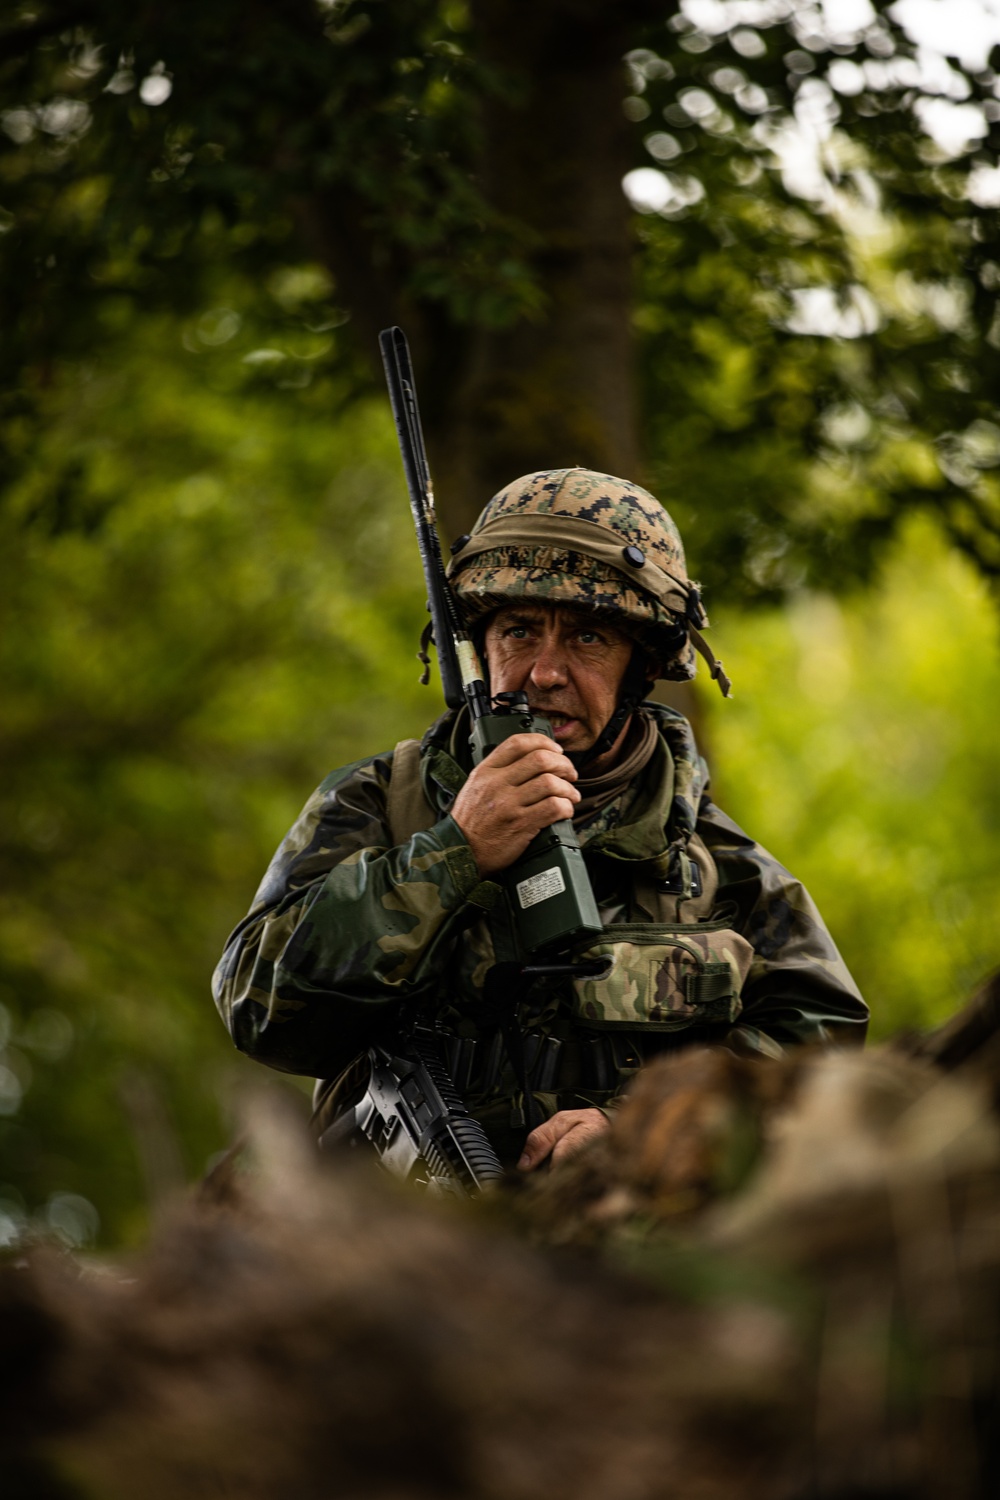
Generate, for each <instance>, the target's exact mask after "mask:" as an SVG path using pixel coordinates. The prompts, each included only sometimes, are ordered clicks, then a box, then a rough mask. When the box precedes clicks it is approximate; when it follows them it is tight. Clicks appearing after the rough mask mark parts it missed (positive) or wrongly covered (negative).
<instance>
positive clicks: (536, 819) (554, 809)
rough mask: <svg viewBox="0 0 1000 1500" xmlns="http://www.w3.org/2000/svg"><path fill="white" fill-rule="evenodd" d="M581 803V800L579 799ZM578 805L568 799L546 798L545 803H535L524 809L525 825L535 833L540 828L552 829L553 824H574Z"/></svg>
mask: <svg viewBox="0 0 1000 1500" xmlns="http://www.w3.org/2000/svg"><path fill="white" fill-rule="evenodd" d="M577 801H579V798H577ZM575 812H576V803H574V802H571V801H570V799H569V798H568V797H546V798H545V801H544V802H534V803H532V805H531V806H530V807H526V808H525V809H524V825H523V826H526V827H527V828H530V829H532V830H533V831H534V832H535V833H537V832H538V830H539V829H540V828H551V826H552V824H553V823H564V822H566V821H567V819H568V820H569V821H570V822H572V819H573V814H574V813H575Z"/></svg>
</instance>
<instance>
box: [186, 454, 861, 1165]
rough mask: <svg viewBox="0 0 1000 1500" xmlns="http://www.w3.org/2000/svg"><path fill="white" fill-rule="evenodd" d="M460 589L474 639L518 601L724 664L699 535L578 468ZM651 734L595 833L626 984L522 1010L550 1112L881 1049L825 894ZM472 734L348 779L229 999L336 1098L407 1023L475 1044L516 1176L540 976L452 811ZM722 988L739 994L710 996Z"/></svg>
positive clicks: (507, 530)
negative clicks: (752, 1065)
mask: <svg viewBox="0 0 1000 1500" xmlns="http://www.w3.org/2000/svg"><path fill="white" fill-rule="evenodd" d="M574 489H575V490H576V491H577V493H575V494H574V493H573V492H572V491H573V490H574ZM623 492H624V494H623ZM636 496H638V497H639V501H638V503H635V497H636ZM602 501H603V502H604V503H603V504H602ZM626 502H627V503H626ZM519 506H520V507H521V508H522V509H523V510H526V511H527V517H526V518H524V519H523V521H522V523H520V527H519V523H518V522H517V519H516V518H517V516H518V514H519ZM540 506H541V507H546V508H545V509H544V510H543V511H542V521H541V534H540V533H539V529H538V528H539V522H538V521H537V520H535V519H534V518H535V517H537V516H538V515H539V507H540ZM586 512H589V513H590V516H588V515H587V514H586ZM591 516H592V517H595V518H596V519H590V517H591ZM491 523H492V525H491ZM571 523H572V524H571ZM576 523H581V524H582V527H583V528H584V529H581V524H576ZM606 523H607V524H606ZM588 526H593V527H594V528H595V530H598V529H599V530H600V531H601V532H602V533H607V535H610V536H611V537H612V538H613V540H614V547H612V546H611V543H607V542H606V540H605V537H604V535H603V534H602V536H600V537H598V538H597V539H596V541H595V540H594V539H592V538H591V536H590V533H589V532H588V531H587V530H586V527H588ZM574 527H575V529H574ZM623 539H624V540H625V541H626V542H627V545H628V548H629V549H630V550H631V552H632V558H631V560H630V561H628V560H627V561H626V566H627V568H628V569H629V570H631V571H632V572H634V571H636V568H641V569H642V570H643V572H644V573H645V577H644V578H643V584H646V581H647V579H648V577H649V574H650V571H651V570H653V571H656V572H657V576H656V578H655V579H654V580H653V584H652V586H653V587H654V588H655V589H656V590H657V594H658V596H659V597H658V599H654V601H653V602H654V604H655V609H654V608H651V606H650V599H651V597H652V596H651V594H650V593H649V592H646V590H645V589H643V588H637V587H635V586H634V584H633V583H632V580H631V578H629V577H628V576H623V575H625V571H626V570H625V568H623V567H622V561H621V557H622V540H623ZM582 546H585V547H586V551H580V550H578V549H579V548H580V547H582ZM602 546H603V547H605V553H601V552H600V550H599V549H600V547H602ZM595 553H596V554H598V555H596V556H595ZM637 554H638V556H639V557H641V558H642V559H643V561H642V563H637V562H636V556H637ZM616 556H617V558H618V559H619V560H618V563H617V567H616V566H615V557H616ZM451 571H452V573H453V577H454V581H455V587H456V592H457V593H458V594H459V597H460V599H461V601H462V604H463V607H464V608H465V609H466V612H467V615H468V616H469V617H470V619H472V620H474V619H475V617H476V616H477V615H479V616H482V617H484V618H485V617H486V616H487V615H488V613H489V612H491V611H492V610H493V609H495V608H497V607H498V606H499V605H501V604H503V603H505V602H508V601H509V600H510V599H512V598H517V597H526V598H535V599H537V598H546V599H549V600H551V602H553V603H573V604H578V605H580V604H585V605H586V607H587V608H589V609H591V610H593V611H594V612H596V613H600V614H603V615H605V616H610V617H611V618H613V619H616V620H617V622H618V623H620V624H621V625H622V627H623V628H627V629H629V630H630V632H631V633H632V634H633V636H635V637H636V638H637V639H640V640H641V642H642V645H643V647H644V648H645V650H646V651H648V652H650V653H652V654H653V655H655V656H656V658H657V660H658V663H659V672H660V675H663V676H666V675H670V676H673V677H675V678H685V677H689V676H691V675H693V670H694V665H693V664H694V657H693V652H692V649H691V637H692V636H696V637H697V638H698V645H699V649H704V647H703V643H702V642H701V641H700V636H698V632H697V630H696V629H695V628H688V627H693V626H694V619H695V618H696V619H697V620H698V622H699V623H704V615H703V612H701V611H700V601H699V600H698V598H697V594H696V593H695V592H694V588H693V586H692V585H691V584H690V582H689V580H688V579H687V575H686V572H685V571H684V563H683V551H682V549H681V544H680V539H679V537H678V536H677V533H676V530H675V529H674V528H673V525H672V523H671V522H669V518H668V517H666V513H665V512H664V511H663V510H662V508H661V507H660V506H659V505H658V502H656V501H655V500H654V499H653V497H652V496H650V495H648V494H647V493H646V492H645V491H642V490H639V489H638V487H637V486H631V485H626V483H625V482H624V481H620V480H614V479H611V478H610V477H609V476H602V475H592V474H590V473H589V471H580V470H569V471H566V470H557V471H548V472H546V473H544V474H542V475H535V476H527V477H526V478H525V479H524V480H520V481H516V482H515V484H513V485H511V486H508V487H507V489H506V490H505V491H501V493H500V495H499V496H498V497H496V499H495V500H494V501H492V502H491V504H490V506H488V507H487V509H486V510H485V511H484V513H483V516H482V517H481V518H480V521H479V523H478V525H477V528H476V531H475V532H474V533H473V534H472V537H471V538H469V539H467V541H466V543H465V544H464V545H462V546H460V547H459V548H458V553H457V556H456V558H455V559H453V562H452V564H451ZM692 593H694V604H693V607H692V605H691V603H690V602H689V601H690V596H691V594H692ZM630 596H631V597H630ZM684 610H687V612H688V613H687V618H686V620H684V621H682V623H684V624H685V627H686V628H685V629H684V630H681V631H679V630H678V618H679V617H680V615H681V614H682V612H683V611H684ZM709 655H710V654H709ZM640 720H641V722H642V725H643V727H645V726H646V725H647V724H650V723H651V724H652V725H653V726H655V734H653V732H652V730H648V731H647V737H648V738H649V739H650V740H652V741H653V744H652V751H651V754H650V755H649V758H648V760H647V762H646V764H645V766H644V768H643V770H642V772H641V774H639V775H638V776H637V777H636V778H635V780H634V781H632V782H630V783H629V784H628V785H627V786H625V787H623V788H622V789H621V790H620V791H619V792H618V794H617V795H616V796H615V797H613V798H612V800H611V801H609V802H607V803H605V804H604V805H602V806H601V807H600V809H599V810H598V811H597V812H596V813H594V814H592V815H590V816H589V817H587V818H585V819H582V820H580V819H577V820H575V821H576V822H577V832H578V836H579V839H580V843H581V846H582V848H583V850H584V856H585V860H586V864H587V868H588V871H589V873H590V877H591V882H592V884H593V887H594V893H595V896H596V898H597V902H598V906H599V909H600V912H601V918H602V921H603V923H604V924H605V931H604V932H603V933H602V934H601V935H600V938H599V939H598V941H597V942H596V943H593V944H591V945H590V947H588V949H587V951H588V952H594V953H599V954H601V956H604V954H605V952H606V953H607V954H608V961H609V965H610V969H609V972H608V975H607V977H606V978H605V977H604V976H602V977H600V978H598V979H596V980H593V979H592V980H587V981H581V980H577V981H575V983H574V982H570V981H566V980H561V981H558V982H556V981H548V982H545V981H543V982H541V983H536V985H535V987H534V988H532V989H531V990H530V991H529V992H528V993H527V994H525V995H524V996H522V997H521V1000H520V1004H519V1015H518V1019H519V1024H520V1028H521V1030H522V1033H523V1034H524V1035H525V1038H526V1041H525V1059H526V1061H527V1063H528V1067H529V1074H528V1082H529V1086H530V1087H531V1090H532V1092H533V1093H534V1094H535V1097H536V1098H537V1099H538V1102H539V1105H540V1106H541V1109H542V1111H543V1112H544V1113H546V1114H550V1113H553V1112H554V1111H555V1110H557V1109H571V1108H579V1107H582V1106H584V1105H586V1104H594V1105H598V1106H606V1105H608V1104H609V1103H610V1102H611V1101H613V1100H614V1098H615V1096H616V1095H617V1094H618V1093H619V1092H620V1090H621V1089H622V1088H623V1087H624V1085H625V1084H627V1082H628V1080H629V1078H630V1077H631V1075H632V1074H633V1073H634V1071H635V1069H636V1067H637V1066H638V1065H639V1064H640V1063H641V1062H642V1061H643V1060H644V1059H645V1058H647V1057H649V1056H651V1055H652V1054H654V1053H655V1052H658V1051H661V1050H663V1049H665V1048H675V1047H678V1046H683V1045H689V1044H691V1043H692V1042H696V1041H698V1042H705V1041H715V1042H724V1043H726V1044H727V1045H729V1046H732V1047H734V1048H737V1049H738V1050H740V1051H745V1052H751V1053H752V1052H760V1053H766V1054H774V1053H775V1052H777V1051H779V1050H780V1048H781V1047H782V1046H784V1045H786V1044H790V1043H792V1044H793V1043H801V1042H830V1041H837V1042H858V1043H860V1042H861V1041H862V1040H863V1039H864V1035H865V1029H866V1025H867V1014H868V1013H867V1009H866V1007H865V1005H864V1002H863V1001H862V999H861V996H860V995H859V993H858V991H857V988H856V986H855V985H854V983H853V980H852V979H851V976H850V974H849V973H848V971H847V969H846V967H845V965H844V963H843V960H842V959H841V957H840V955H839V953H838V952H837V949H836V947H835V945H834V943H833V941H832V939H831V937H830V935H829V933H828V932H827V930H826V928H825V926H824V924H823V921H822V919H821V917H820V915H819V913H818V912H817V910H816V908H815V906H814V905H813V903H812V901H811V899H810V897H809V895H808V893H807V892H806V891H805V889H804V888H803V887H802V885H801V884H800V883H799V882H798V881H797V880H796V879H795V878H794V877H793V876H792V875H790V874H789V872H788V871H787V870H785V869H784V868H783V867H782V866H781V865H780V864H778V862H777V861H776V860H775V859H773V858H772V857H771V856H770V855H769V854H768V853H767V852H766V851H765V850H764V849H762V848H761V847H760V845H759V844H756V843H754V841H753V840H752V839H750V838H748V837H747V836H746V835H745V834H744V833H742V831H741V830H740V829H739V828H738V827H737V826H736V825H735V824H734V823H733V822H731V820H730V819H729V818H727V817H726V816H725V814H724V813H722V812H721V811H720V810H719V809H718V808H717V807H716V806H715V805H714V804H713V802H712V801H711V798H710V795H709V786H708V775H707V769H706V767H705V763H704V761H703V760H702V759H701V757H700V756H699V755H698V752H697V749H696V747H695V743H694V739H693V737H692V734H691V730H690V727H689V725H688V723H687V720H686V719H684V718H683V717H682V716H681V715H680V714H678V713H676V712H674V711H673V710H671V709H668V708H665V707H662V706H660V705H658V704H654V703H646V704H644V705H643V707H642V709H641V710H640V713H639V715H638V716H637V722H639V721H640ZM468 729H469V726H468V720H467V716H466V710H464V709H463V710H461V711H460V712H459V713H457V714H456V713H454V712H449V713H447V714H445V715H444V717H443V718H442V719H440V720H439V721H438V722H437V723H436V724H435V725H433V726H432V728H431V729H430V730H428V732H427V734H426V735H425V736H424V739H423V741H422V743H421V745H420V747H419V751H418V749H417V746H416V745H415V744H414V743H413V742H410V743H409V745H407V744H406V743H405V742H404V745H402V746H398V747H397V749H396V751H395V752H394V753H387V754H381V755H376V756H373V757H372V758H370V759H368V760H364V761H359V762H356V763H355V764H354V765H351V766H347V767H345V768H343V769H342V770H338V771H334V772H333V773H332V774H331V775H329V776H328V777H327V778H326V780H325V781H324V782H323V783H322V784H321V786H320V787H319V788H318V789H317V791H316V792H315V793H314V794H313V795H312V797H311V798H310V799H309V801H308V802H307V804H306V806H305V808H304V809H303V811H302V813H301V815H300V817H299V819H298V820H297V822H296V823H295V825H294V826H293V828H292V829H291V831H290V832H289V834H288V836H287V837H286V838H285V840H284V842H283V843H282V844H281V846H280V848H279V849H278V851H277V853H276V854H275V856H274V859H273V860H272V862H271V865H270V867H269V869H268V871H267V873H266V875H265V877H264V880H263V882H262V884H261V886H260V889H259V891H258V892H257V896H256V898H255V900H254V904H253V906H252V908H251V910H250V913H249V914H248V916H247V917H246V918H245V919H244V921H243V922H242V923H241V924H240V925H239V926H238V927H237V929H236V931H235V932H234V933H233V935H232V937H231V938H230V941H229V944H228V946H227V948H226V951H225V954H224V955H223V958H222V960H221V962H220V964H219V967H218V969H217V971H216V976H215V986H214V988H215V997H216V1003H217V1004H218V1006H219V1009H220V1011H221V1013H222V1016H223V1018H224V1020H225V1022H226V1024H227V1026H228V1028H229V1030H230V1033H231V1035H232V1037H233V1040H234V1041H235V1043H236V1045H237V1046H238V1047H239V1048H240V1049H241V1050H243V1051H244V1052H246V1053H248V1054H249V1055H250V1056H252V1057H254V1058H257V1059H258V1060H259V1061H261V1062H264V1063H267V1064H269V1065H270V1066H272V1067H275V1068H280V1069H283V1070H285V1071H287V1072H292V1073H302V1074H307V1075H311V1076H314V1077H316V1076H319V1077H321V1078H326V1079H331V1080H333V1079H335V1078H336V1077H337V1076H338V1075H340V1074H342V1073H343V1071H344V1070H345V1069H348V1067H349V1065H350V1063H351V1062H352V1060H353V1059H354V1058H356V1057H357V1055H358V1054H359V1053H361V1052H363V1050H364V1049H365V1048H366V1047H367V1046H368V1045H370V1044H371V1043H372V1042H373V1041H374V1040H376V1039H378V1038H380V1037H382V1036H386V1035H388V1034H390V1033H391V1031H392V1028H393V1027H394V1026H395V1025H396V1024H397V1023H398V1022H399V1021H400V1020H401V1019H403V1020H405V1019H409V1018H413V1017H416V1016H417V1015H421V1016H423V1017H425V1018H426V1019H428V1020H433V1021H434V1022H436V1023H437V1024H438V1025H440V1026H441V1027H442V1028H443V1029H444V1030H445V1031H446V1032H447V1033H448V1034H449V1036H450V1037H451V1038H452V1039H453V1040H452V1041H451V1043H450V1048H451V1053H450V1057H451V1062H452V1067H453V1070H454V1071H455V1072H456V1074H457V1075H459V1077H460V1084H461V1086H462V1088H463V1091H464V1092H465V1093H466V1098H467V1102H468V1104H469V1107H470V1109H471V1111H472V1113H473V1114H475V1115H476V1116H477V1117H478V1118H480V1119H481V1120H482V1121H483V1123H484V1125H485V1126H486V1128H487V1130H488V1131H489V1133H490V1135H491V1137H492V1138H493V1141H494V1144H495V1145H496V1146H497V1148H498V1150H499V1151H500V1153H501V1156H502V1157H504V1158H506V1159H508V1160H509V1159H513V1158H514V1157H516V1155H517V1154H518V1152H519V1150H520V1146H521V1143H522V1142H523V1128H522V1124H523V1109H522V1102H521V1099H520V1096H519V1095H518V1091H517V1086H516V1083H515V1080H514V1076H513V1072H512V1069H511V1066H510V1063H509V1060H508V1059H507V1058H506V1055H505V1052H504V1049H503V1046H502V1042H501V1038H500V1033H499V1030H498V1023H497V1017H496V1014H495V1008H491V1006H490V1005H489V1004H488V1003H487V1002H486V1001H485V1000H484V993H483V985H484V979H485V976H486V974H487V971H488V970H489V969H490V967H491V966H492V964H493V963H494V962H495V961H497V960H505V959H513V958H516V957H517V956H518V955H517V951H516V945H515V942H514V938H513V935H512V929H511V927H510V923H509V919H508V908H507V904H506V901H505V899H504V898H503V892H502V888H501V886H500V885H499V884H497V883H495V882H494V881H491V880H482V879H481V878H480V876H479V873H478V871H477V868H476V864H475V861H474V859H473V856H472V852H471V850H470V848H469V846H468V844H467V843H466V841H465V839H464V837H463V834H462V832H461V829H460V828H459V827H458V825H457V824H456V823H455V821H454V820H453V818H452V817H451V816H450V813H449V809H450V807H451V806H452V804H453V802H454V800H455V797H456V795H457V793H458V792H459V790H460V789H461V787H462V785H463V784H464V781H465V779H466V776H467V775H468V772H469V770H470V764H471V763H470V759H469V753H468V747H467V742H468ZM404 762H405V766H406V770H405V775H406V776H407V777H408V778H409V779H410V781H411V782H412V783H413V789H415V793H416V806H417V811H416V814H414V812H413V806H412V804H413V802H414V798H413V796H411V797H410V803H411V807H410V811H409V812H408V813H407V814H406V816H405V817H403V818H402V824H401V822H400V814H399V812H398V811H393V808H392V792H391V789H392V788H393V787H394V786H395V785H396V783H397V781H401V780H402V779H403V770H404ZM394 763H395V764H394ZM418 778H419V780H418ZM581 785H582V783H581ZM397 805H398V804H397ZM394 825H395V826H394ZM664 945H665V946H664ZM664 955H668V956H669V957H665V956H664ZM705 959H707V960H709V961H710V962H708V963H707V964H705V963H703V962H702V961H703V960H705ZM712 960H715V962H714V964H713V963H712V962H711V961H712ZM720 960H721V961H720ZM699 969H704V970H705V971H706V973H707V972H708V971H709V970H712V971H713V972H717V971H719V970H721V971H723V972H724V973H725V974H726V975H729V974H730V973H731V975H732V978H731V979H729V978H727V979H726V981H725V983H724V984H723V985H722V987H721V988H719V985H718V983H717V982H715V989H714V990H713V989H712V986H711V984H709V986H708V987H707V988H705V987H702V988H701V989H698V987H697V982H696V981H697V977H698V976H697V972H696V971H698V970H699ZM692 975H693V976H694V977H691V976H692ZM678 976H680V977H679V978H678ZM473 1044H474V1045H473ZM319 1093H320V1097H321V1108H320V1117H321V1121H322V1123H324V1124H325V1123H327V1122H328V1119H329V1116H330V1113H331V1109H332V1104H331V1100H332V1099H336V1100H337V1101H338V1107H339V1102H340V1101H342V1100H343V1099H344V1098H345V1097H346V1094H345V1091H344V1087H343V1086H341V1087H340V1088H338V1089H337V1090H333V1091H331V1089H330V1088H329V1087H326V1088H324V1086H323V1085H321V1086H320V1090H319ZM324 1095H325V1098H326V1107H323V1104H322V1100H323V1098H324Z"/></svg>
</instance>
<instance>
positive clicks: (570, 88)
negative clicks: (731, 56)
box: [428, 0, 638, 536]
mask: <svg viewBox="0 0 1000 1500" xmlns="http://www.w3.org/2000/svg"><path fill="white" fill-rule="evenodd" d="M472 15H473V21H474V25H475V28H476V32H477V39H476V48H477V52H478V54H479V56H480V58H481V59H482V60H483V61H484V62H486V63H487V64H489V65H490V66H491V67H493V68H496V69H497V70H499V71H500V72H501V74H502V75H503V76H505V77H506V78H508V79H509V80H510V81H511V86H510V88H509V89H507V90H505V92H504V94H503V95H502V96H500V95H498V94H493V95H491V96H490V97H488V98H487V99H485V100H484V103H483V133H482V138H483V142H484V145H483V153H482V166H481V174H482V176H481V180H482V185H483V189H484V192H485V196H486V197H487V199H488V200H489V201H490V203H491V204H492V205H493V206H494V207H495V208H496V209H497V210H498V211H499V212H501V213H502V214H505V215H509V216H510V217H511V218H513V219H517V220H519V221H520V222H521V223H522V224H524V225H526V226H527V228H528V229H529V231H530V232H531V234H532V236H533V238H534V240H535V248H534V249H533V250H532V251H531V253H530V259H531V263H532V269H533V271H534V273H535V275H536V277H537V279H538V283H539V285H540V288H541V291H542V294H543V297H544V306H543V308H542V310H541V313H540V315H539V317H538V318H537V320H534V321H527V320H524V321H521V322H519V323H518V324H516V325H514V326H513V327H509V328H503V329H485V328H476V329H470V330H469V331H468V335H467V338H466V340H465V341H464V345H465V347H464V350H463V353H462V356H461V359H460V364H459V368H457V369H455V368H453V369H452V371H451V378H450V380H449V379H447V377H445V378H441V377H444V376H445V372H443V371H436V370H434V368H433V366H434V361H433V357H431V359H430V361H429V364H430V368H431V370H432V371H433V374H434V375H437V376H438V378H437V379H434V378H433V376H432V381H431V384H432V387H433V388H434V389H435V390H436V391H438V392H441V393H442V395H443V396H444V399H443V401H441V402H440V403H438V402H435V403H434V404H433V406H432V407H431V408H430V412H429V418H430V419H429V421H428V445H429V447H430V450H431V462H432V466H433V470H434V474H435V479H436V485H437V491H438V494H439V497H440V509H441V513H442V519H443V523H444V526H443V529H444V530H445V532H446V533H447V534H448V535H449V536H455V535H457V534H458V533H460V532H462V531H468V530H469V528H470V527H471V525H472V523H473V521H474V520H475V518H476V516H477V515H478V513H479V511H480V510H481V508H482V506H483V505H484V504H485V502H486V500H488V499H489V497H490V495H492V494H493V493H494V492H495V491H496V490H497V489H499V488H500V487H501V486H502V485H503V484H506V483H507V482H509V481H510V480H511V479H514V478H516V477H517V476H518V475H519V474H523V473H526V472H528V471H530V470H532V469H540V468H545V467H548V466H554V467H561V466H568V465H572V464H584V465H586V466H588V467H592V468H596V469H601V470H607V471H609V472H611V473H619V474H624V475H626V476H632V475H634V474H635V473H636V470H637V467H638V442H637V431H636V429H637V422H636V400H635V389H634V375H633V361H632V340H631V332H630V326H629V312H630V304H631V265H630V261H631V234H630V225H629V209H628V204H627V202H626V199H625V196H624V193H623V192H622V187H621V179H622V176H623V174H624V172H625V171H626V170H627V168H628V163H629V137H628V126H627V122H626V120H625V117H624V115H623V113H622V100H623V98H624V96H625V93H626V92H627V86H626V81H625V74H624V66H623V63H622V57H623V54H624V52H625V51H626V49H627V47H628V45H629V28H630V25H632V24H633V23H634V21H635V14H634V13H633V8H631V7H629V6H623V5H608V4H600V3H596V4H595V3H575V4H574V3H566V4H563V3H552V0H550V3H548V4H536V5H531V6H526V5H523V4H522V3H520V0H473V4H472Z"/></svg>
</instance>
